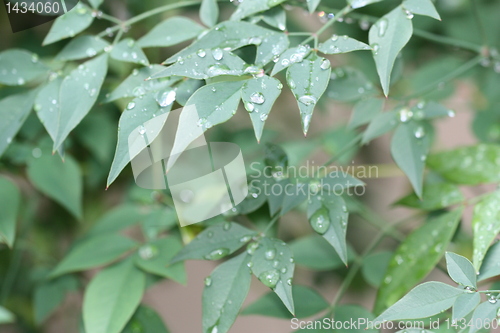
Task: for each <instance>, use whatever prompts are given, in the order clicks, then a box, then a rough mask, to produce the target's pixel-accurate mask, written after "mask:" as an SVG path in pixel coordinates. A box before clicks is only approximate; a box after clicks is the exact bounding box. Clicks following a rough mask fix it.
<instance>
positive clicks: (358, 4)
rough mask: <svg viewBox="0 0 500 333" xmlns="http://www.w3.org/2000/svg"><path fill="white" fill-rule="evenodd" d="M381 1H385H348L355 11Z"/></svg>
mask: <svg viewBox="0 0 500 333" xmlns="http://www.w3.org/2000/svg"><path fill="white" fill-rule="evenodd" d="M380 1H383V0H348V3H349V5H351V7H352V8H353V9H356V8H361V7H364V6H368V5H371V4H372V3H377V2H380Z"/></svg>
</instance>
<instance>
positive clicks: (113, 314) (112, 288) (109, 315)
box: [83, 260, 145, 333]
mask: <svg viewBox="0 0 500 333" xmlns="http://www.w3.org/2000/svg"><path fill="white" fill-rule="evenodd" d="M144 289H145V275H144V274H143V273H142V272H141V271H139V270H138V269H137V268H136V267H135V266H134V264H133V262H132V261H131V260H125V261H122V262H120V263H119V264H117V265H114V266H111V267H108V268H106V269H104V270H102V271H101V272H99V274H97V275H96V276H95V277H94V278H93V279H92V281H90V283H89V285H88V286H87V289H86V291H85V296H84V299H83V322H84V324H85V330H86V331H87V332H93V333H120V332H121V331H122V330H123V328H124V327H125V325H126V324H127V322H128V321H129V319H130V318H131V317H132V315H133V314H134V312H135V309H136V308H137V306H138V305H139V303H140V301H141V298H142V295H143V293H144ZM103 295H105V296H106V297H103Z"/></svg>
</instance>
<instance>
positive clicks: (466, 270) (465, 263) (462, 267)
mask: <svg viewBox="0 0 500 333" xmlns="http://www.w3.org/2000/svg"><path fill="white" fill-rule="evenodd" d="M446 266H447V268H448V275H450V277H451V279H452V280H453V281H455V282H456V283H458V284H460V285H462V286H468V287H472V288H474V289H476V287H477V281H476V280H477V279H476V271H475V270H474V266H472V263H471V262H470V261H469V259H467V258H465V257H462V256H460V255H458V254H455V253H453V252H446Z"/></svg>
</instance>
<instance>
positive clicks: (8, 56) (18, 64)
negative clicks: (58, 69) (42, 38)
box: [0, 49, 48, 86]
mask: <svg viewBox="0 0 500 333" xmlns="http://www.w3.org/2000/svg"><path fill="white" fill-rule="evenodd" d="M47 72H48V68H47V67H46V66H45V65H44V64H42V63H41V62H40V61H38V56H37V55H36V54H35V53H31V52H28V51H25V50H20V49H10V50H6V51H3V52H0V83H2V84H6V85H9V86H20V85H24V84H25V83H26V82H29V81H32V80H34V79H36V78H37V77H40V76H41V75H42V74H45V73H47Z"/></svg>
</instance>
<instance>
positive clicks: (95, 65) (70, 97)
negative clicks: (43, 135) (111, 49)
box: [54, 14, 108, 150]
mask: <svg viewBox="0 0 500 333" xmlns="http://www.w3.org/2000/svg"><path fill="white" fill-rule="evenodd" d="M66 15H68V14H66ZM66 15H64V16H66ZM64 16H62V17H64ZM107 70H108V56H107V54H103V55H100V56H99V57H97V58H95V59H92V60H89V61H87V62H85V63H83V64H81V65H80V66H78V68H76V69H74V70H73V71H72V72H71V73H70V74H69V75H68V76H66V77H65V78H64V80H63V81H62V83H61V90H60V91H59V123H58V131H57V137H56V140H55V142H54V150H56V149H57V148H59V146H61V144H62V143H63V141H64V140H65V139H66V137H67V136H68V134H69V133H70V132H71V131H72V130H73V129H74V128H75V127H76V126H77V125H78V124H79V123H80V121H81V120H82V119H83V118H84V117H85V116H86V115H87V113H88V112H89V111H90V109H91V108H92V106H93V105H94V103H95V101H96V100H97V97H98V96H99V91H100V90H101V85H102V83H103V81H104V78H105V77H106V72H107Z"/></svg>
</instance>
